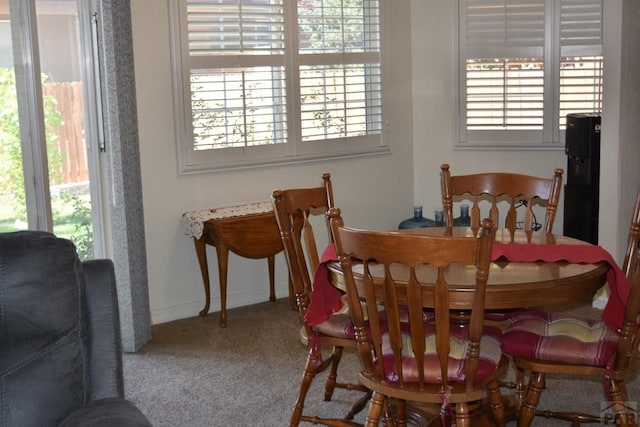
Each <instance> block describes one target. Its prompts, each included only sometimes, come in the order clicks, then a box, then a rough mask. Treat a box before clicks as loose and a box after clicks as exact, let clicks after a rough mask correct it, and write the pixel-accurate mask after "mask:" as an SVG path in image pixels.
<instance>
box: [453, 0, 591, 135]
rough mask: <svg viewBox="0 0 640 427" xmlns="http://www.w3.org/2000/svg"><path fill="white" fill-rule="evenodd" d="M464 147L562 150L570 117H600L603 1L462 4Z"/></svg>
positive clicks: (480, 0) (477, 0) (465, 0)
mask: <svg viewBox="0 0 640 427" xmlns="http://www.w3.org/2000/svg"><path fill="white" fill-rule="evenodd" d="M459 6H460V8H459V13H460V14H459V55H460V56H459V58H460V59H459V70H460V75H459V79H460V82H459V84H460V86H459V87H460V94H461V97H460V99H461V102H460V112H459V117H460V118H461V120H460V126H459V135H460V141H461V143H462V144H466V145H470V144H478V145H497V146H505V145H514V146H533V145H538V144H547V145H548V143H556V144H557V143H559V142H560V139H561V132H560V131H561V130H562V129H563V128H564V124H565V117H566V114H567V113H570V112H594V111H595V112H599V111H600V108H601V93H602V3H601V0H560V1H558V0H460V3H459Z"/></svg>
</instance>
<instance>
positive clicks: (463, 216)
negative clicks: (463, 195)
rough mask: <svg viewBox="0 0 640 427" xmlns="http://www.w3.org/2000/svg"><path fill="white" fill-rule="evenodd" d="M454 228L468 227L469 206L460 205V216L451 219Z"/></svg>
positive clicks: (469, 219) (469, 220)
mask: <svg viewBox="0 0 640 427" xmlns="http://www.w3.org/2000/svg"><path fill="white" fill-rule="evenodd" d="M453 225H454V226H455V227H469V226H470V225H471V217H470V216H469V205H460V216H459V217H457V218H454V219H453Z"/></svg>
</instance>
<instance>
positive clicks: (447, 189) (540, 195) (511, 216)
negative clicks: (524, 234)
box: [440, 163, 564, 233]
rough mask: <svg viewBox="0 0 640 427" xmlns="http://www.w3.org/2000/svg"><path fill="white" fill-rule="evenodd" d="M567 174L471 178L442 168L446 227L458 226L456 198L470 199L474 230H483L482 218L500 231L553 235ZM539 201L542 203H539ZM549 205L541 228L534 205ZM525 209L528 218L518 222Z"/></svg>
mask: <svg viewBox="0 0 640 427" xmlns="http://www.w3.org/2000/svg"><path fill="white" fill-rule="evenodd" d="M563 173H564V171H563V170H562V169H560V168H557V169H555V170H554V172H553V176H552V177H551V178H540V177H535V176H530V175H523V174H518V173H507V172H486V173H477V174H471V175H451V171H450V170H449V165H448V164H446V163H444V164H442V165H441V166H440V182H441V187H442V206H443V210H444V220H445V225H447V226H453V225H454V216H453V197H454V196H465V195H466V196H469V197H471V199H472V204H471V209H470V217H471V224H470V225H471V227H474V228H475V229H478V228H479V227H480V218H484V217H488V218H490V219H491V220H493V222H494V224H495V225H496V227H498V228H500V227H504V228H508V229H510V230H515V229H524V230H536V229H538V228H542V230H543V231H545V232H547V233H551V230H552V228H553V222H554V220H555V217H556V211H557V209H558V201H559V199H560V192H561V190H562V175H563ZM535 199H538V200H535ZM483 200H486V201H487V202H488V212H486V213H482V210H486V209H482V208H481V206H482V207H484V205H482V201H483ZM501 201H504V202H506V205H508V207H506V206H505V209H504V211H505V213H504V214H503V215H504V224H503V223H502V222H501V218H500V206H501V203H500V202H501ZM537 202H546V211H545V212H546V213H545V218H544V223H543V224H539V223H538V222H537V218H536V216H535V213H534V210H533V207H534V203H537ZM520 206H522V207H523V208H524V209H523V210H524V214H523V215H520V218H518V211H517V208H518V207H520Z"/></svg>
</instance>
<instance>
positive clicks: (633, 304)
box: [503, 193, 640, 427]
mask: <svg viewBox="0 0 640 427" xmlns="http://www.w3.org/2000/svg"><path fill="white" fill-rule="evenodd" d="M622 271H623V272H624V273H625V275H626V277H627V279H628V281H629V285H630V293H629V296H628V299H627V302H626V305H625V309H624V320H623V324H622V327H621V328H620V329H619V330H617V331H616V330H612V329H611V328H610V327H609V326H607V324H606V323H605V322H604V321H594V320H592V319H589V318H582V317H579V316H574V315H570V314H566V313H543V312H523V313H519V314H518V315H516V316H513V317H512V318H511V319H510V320H509V323H510V324H509V326H508V327H507V329H506V331H505V336H504V341H503V350H504V351H505V353H508V354H510V355H511V356H513V361H514V364H515V366H516V383H517V399H516V403H517V406H518V408H519V409H518V426H524V427H526V426H529V425H531V423H532V421H533V418H534V416H544V417H550V418H557V419H562V420H568V421H572V423H573V424H572V425H578V424H579V423H581V422H591V423H600V422H602V421H603V416H606V415H607V414H609V415H610V416H611V417H612V419H610V420H609V421H610V423H611V424H616V425H634V426H637V425H638V420H637V419H636V416H637V413H636V412H635V411H636V408H629V407H627V406H626V404H627V402H628V401H629V400H630V399H631V400H632V401H633V402H635V401H636V399H637V396H629V395H628V394H627V383H626V381H627V379H629V378H630V377H632V376H633V375H634V374H635V371H634V370H632V369H631V367H632V362H633V361H634V360H635V359H636V356H637V352H638V344H639V343H640V341H639V338H640V335H639V334H640V327H639V325H638V315H640V193H639V194H638V196H637V199H636V203H635V208H634V211H633V216H632V219H631V227H630V228H629V236H628V244H627V251H626V255H625V259H624V264H623V267H622ZM525 372H529V373H530V376H529V381H528V385H525ZM547 374H558V375H562V376H579V377H596V378H600V379H601V380H602V381H603V382H604V391H605V397H606V399H607V400H608V401H609V402H610V406H609V408H608V409H609V411H605V413H602V412H601V413H599V414H585V413H579V412H557V411H555V410H544V411H538V410H537V406H538V402H539V400H540V395H541V392H542V391H543V390H544V388H545V377H546V375H547ZM570 393H571V390H567V394H570ZM595 400H596V401H597V400H598V399H597V398H596V399H595ZM597 403H599V402H594V407H597V406H595V405H597ZM563 409H564V408H563ZM600 409H602V408H600ZM616 414H617V415H616ZM613 417H617V419H616V420H614V419H613Z"/></svg>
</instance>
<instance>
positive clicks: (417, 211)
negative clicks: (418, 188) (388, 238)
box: [398, 205, 436, 230]
mask: <svg viewBox="0 0 640 427" xmlns="http://www.w3.org/2000/svg"><path fill="white" fill-rule="evenodd" d="M435 225H436V222H435V221H434V220H432V219H429V218H425V217H423V216H422V206H421V205H416V206H414V207H413V217H411V218H407V219H405V220H404V221H402V222H401V223H400V225H399V226H398V228H399V229H401V230H402V229H406V228H420V227H434V226H435Z"/></svg>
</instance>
